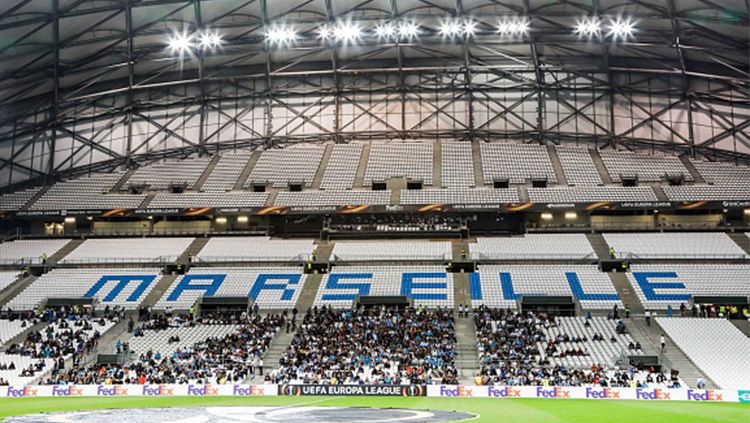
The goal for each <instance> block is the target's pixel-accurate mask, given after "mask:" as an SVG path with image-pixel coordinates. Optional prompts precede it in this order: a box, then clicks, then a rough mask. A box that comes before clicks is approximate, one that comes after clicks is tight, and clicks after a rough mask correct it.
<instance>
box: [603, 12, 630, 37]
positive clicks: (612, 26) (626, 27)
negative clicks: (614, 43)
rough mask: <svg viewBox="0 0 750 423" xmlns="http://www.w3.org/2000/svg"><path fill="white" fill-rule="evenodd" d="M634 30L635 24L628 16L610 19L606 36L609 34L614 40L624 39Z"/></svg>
mask: <svg viewBox="0 0 750 423" xmlns="http://www.w3.org/2000/svg"><path fill="white" fill-rule="evenodd" d="M634 30H635V24H634V23H633V22H632V21H631V20H630V18H625V19H623V18H619V17H618V18H617V19H616V20H610V23H609V32H608V33H607V35H608V36H611V37H612V38H613V39H614V40H617V39H622V40H626V39H628V38H629V37H630V36H631V35H633V32H634Z"/></svg>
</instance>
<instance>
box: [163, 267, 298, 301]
mask: <svg viewBox="0 0 750 423" xmlns="http://www.w3.org/2000/svg"><path fill="white" fill-rule="evenodd" d="M226 278H227V275H226V274H187V275H185V276H183V277H182V279H180V281H179V282H178V283H177V286H175V287H174V289H173V290H172V292H171V293H170V294H169V295H168V296H167V301H168V302H172V301H177V300H178V299H180V298H181V297H182V296H183V295H187V294H189V293H194V295H195V296H196V297H198V296H204V297H213V296H215V295H216V294H217V293H218V292H219V289H220V288H221V286H222V285H223V284H224V282H225V280H226ZM301 280H302V275H301V274H298V273H261V274H259V275H257V276H256V278H255V281H252V282H251V281H248V286H249V290H248V293H247V296H248V297H249V298H252V299H253V301H255V300H257V299H258V297H259V296H260V294H261V293H262V292H264V291H277V292H278V293H279V300H280V301H289V302H291V301H292V300H293V298H294V294H295V292H296V290H297V287H298V286H299V283H300V281H301Z"/></svg>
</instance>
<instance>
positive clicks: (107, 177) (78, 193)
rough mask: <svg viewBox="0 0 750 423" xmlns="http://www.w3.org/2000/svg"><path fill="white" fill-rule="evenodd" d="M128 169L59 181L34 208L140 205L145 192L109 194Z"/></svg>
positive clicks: (80, 208) (81, 208) (57, 208)
mask: <svg viewBox="0 0 750 423" xmlns="http://www.w3.org/2000/svg"><path fill="white" fill-rule="evenodd" d="M123 175H124V172H113V173H97V174H92V175H90V176H85V177H82V178H78V179H71V180H69V181H66V182H58V183H56V184H55V185H53V186H52V187H50V189H48V190H47V192H45V193H44V195H42V197H41V198H39V199H38V200H36V201H35V202H34V204H32V205H31V207H30V209H31V210H68V211H70V210H77V209H78V210H105V209H115V208H131V209H134V208H137V207H138V206H139V205H140V204H141V203H142V202H143V200H144V199H145V198H146V195H145V194H107V193H108V192H109V191H110V190H111V189H112V188H113V187H114V185H115V184H116V183H117V181H119V180H120V179H121V178H122V177H123Z"/></svg>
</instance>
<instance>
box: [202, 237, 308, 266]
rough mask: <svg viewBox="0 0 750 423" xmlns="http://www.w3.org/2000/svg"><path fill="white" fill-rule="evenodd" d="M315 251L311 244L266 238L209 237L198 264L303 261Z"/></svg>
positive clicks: (306, 241) (302, 241)
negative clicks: (213, 262) (212, 262)
mask: <svg viewBox="0 0 750 423" xmlns="http://www.w3.org/2000/svg"><path fill="white" fill-rule="evenodd" d="M314 249H315V245H314V244H313V241H312V240H310V239H307V240H279V239H273V240H272V239H269V238H268V237H260V236H255V237H248V236H242V237H212V238H211V239H209V240H208V242H207V243H206V245H205V246H204V247H203V249H202V250H201V251H200V252H199V253H198V255H197V257H196V259H197V260H198V261H238V260H241V261H303V260H309V259H310V255H311V254H312V252H313V250H314Z"/></svg>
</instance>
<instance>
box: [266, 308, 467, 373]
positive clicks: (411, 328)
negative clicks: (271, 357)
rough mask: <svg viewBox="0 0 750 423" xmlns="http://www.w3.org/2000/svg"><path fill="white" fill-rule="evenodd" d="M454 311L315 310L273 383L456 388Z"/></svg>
mask: <svg viewBox="0 0 750 423" xmlns="http://www.w3.org/2000/svg"><path fill="white" fill-rule="evenodd" d="M455 357H456V335H455V330H454V321H453V313H452V311H448V310H441V309H438V310H433V311H427V310H425V309H422V308H418V309H414V308H406V309H399V308H385V307H381V308H372V309H364V308H357V309H354V310H338V309H333V308H330V307H329V308H327V307H322V308H317V307H314V308H313V309H311V310H310V311H309V312H308V313H307V315H306V316H305V319H304V320H303V322H302V324H301V325H300V329H299V331H298V332H297V334H296V335H295V337H294V339H293V340H292V343H291V345H290V346H289V347H288V348H287V349H286V351H284V352H283V353H282V355H281V358H280V359H279V365H280V367H279V369H278V370H276V371H274V372H273V373H272V374H270V375H268V376H267V377H266V381H267V382H269V383H309V384H389V385H394V384H395V385H398V384H402V385H408V384H457V383H458V380H457V371H456V367H455Z"/></svg>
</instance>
